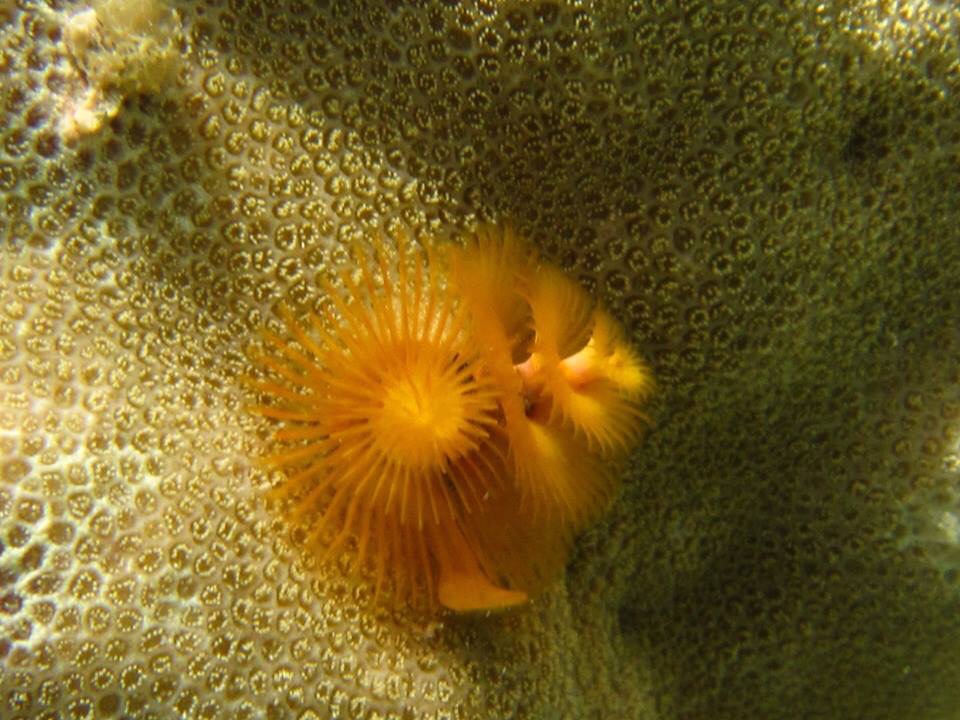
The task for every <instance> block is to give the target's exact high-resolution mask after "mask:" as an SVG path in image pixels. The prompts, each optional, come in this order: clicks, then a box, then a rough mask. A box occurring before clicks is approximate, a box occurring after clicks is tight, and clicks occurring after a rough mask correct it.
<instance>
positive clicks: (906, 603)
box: [0, 0, 960, 720]
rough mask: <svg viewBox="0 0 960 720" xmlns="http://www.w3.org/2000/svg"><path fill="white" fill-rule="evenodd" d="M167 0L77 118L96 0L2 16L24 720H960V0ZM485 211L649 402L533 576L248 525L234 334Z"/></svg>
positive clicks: (1, 451)
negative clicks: (167, 54)
mask: <svg viewBox="0 0 960 720" xmlns="http://www.w3.org/2000/svg"><path fill="white" fill-rule="evenodd" d="M164 5H165V6H166V7H168V9H169V11H170V13H171V14H170V15H169V16H167V18H168V20H169V21H170V22H173V20H174V19H175V27H176V32H177V33H180V34H182V42H177V43H176V44H175V45H173V46H164V47H172V48H174V49H175V51H176V54H177V57H176V67H177V69H176V72H174V73H171V74H169V75H164V76H163V82H159V83H154V82H151V83H148V84H143V83H140V82H133V83H129V82H123V78H119V77H118V78H117V80H118V82H117V83H111V82H110V81H109V78H106V77H102V76H101V77H99V78H98V79H97V86H98V87H110V88H112V90H111V92H116V93H118V95H116V96H113V97H115V98H116V99H117V101H118V104H117V105H116V109H115V112H113V111H112V110H111V112H110V113H107V114H105V115H104V116H103V118H102V122H99V123H93V124H92V126H91V127H90V128H89V131H83V132H76V131H75V132H68V131H67V130H68V129H69V128H70V127H71V126H70V124H69V123H66V124H65V117H67V118H68V113H69V112H70V109H69V108H70V107H71V106H70V105H69V104H65V103H64V99H65V98H70V97H76V94H75V93H76V90H77V88H78V87H81V88H82V81H83V77H82V74H79V75H78V68H80V69H81V70H82V69H83V66H82V64H78V55H77V47H78V46H77V36H76V33H75V32H72V30H71V28H73V31H75V30H76V26H75V25H74V26H71V22H72V21H75V20H76V18H77V17H78V13H83V12H85V11H88V8H87V7H86V6H85V5H83V4H81V3H75V2H64V1H62V0H44V1H42V0H14V1H8V2H4V3H0V622H2V632H0V716H2V717H4V718H31V719H32V718H60V717H69V718H87V717H114V716H115V717H121V716H122V717H156V718H167V717H173V716H176V715H182V716H189V717H197V718H247V717H250V718H252V717H270V718H303V719H304V720H306V719H307V718H329V717H339V718H345V717H349V718H392V719H399V718H403V719H406V718H437V719H439V718H462V719H465V720H466V719H470V720H473V719H475V718H476V719H478V720H480V719H482V718H504V717H511V718H558V717H560V718H592V717H597V718H620V717H623V718H642V719H644V720H646V719H648V718H649V719H654V718H656V719H660V718H662V719H664V720H669V719H672V718H677V719H683V720H699V719H701V718H703V719H704V720H724V719H727V718H729V719H731V720H732V719H737V720H739V719H740V718H745V717H751V718H752V717H763V718H771V719H776V718H784V719H787V718H797V717H808V718H814V717H816V718H871V719H886V718H890V719H894V718H896V719H897V720H905V719H912V718H916V719H917V720H921V719H922V720H928V719H931V718H955V717H956V716H957V708H958V707H960V683H957V681H956V679H957V675H958V672H960V587H958V583H960V580H958V575H957V573H958V571H960V558H958V555H960V552H958V549H960V546H958V540H960V532H958V527H960V522H958V517H960V501H958V496H960V494H958V472H960V459H958V458H960V447H958V444H960V391H958V387H960V362H958V358H960V337H958V325H957V317H960V203H958V202H957V188H958V186H960V121H958V118H960V47H958V40H957V38H958V29H960V11H958V10H957V7H956V5H955V4H954V3H949V2H939V1H936V0H826V1H825V2H820V3H806V2H798V0H767V1H761V0H747V1H745V2H739V1H733V0H726V1H723V0H720V1H718V2H700V1H698V0H635V1H634V2H627V1H624V2H615V1H613V0H609V1H604V0H596V1H590V0H586V1H585V2H576V3H574V2H570V3H566V2H550V1H544V2H512V1H508V2H495V1H493V0H478V1H477V2H472V3H468V4H463V5H461V4H459V3H453V2H441V1H439V0H438V1H436V2H432V1H431V0H420V1H418V2H412V3H406V2H386V3H385V2H381V1H380V0H369V1H368V2H346V1H343V2H338V1H331V2H297V1H295V0H287V1H280V2H266V1H262V0H198V1H197V2H170V3H165V4H164ZM107 6H110V3H106V4H103V3H101V4H98V5H96V7H97V8H100V7H107ZM103 20H104V21H105V22H106V23H107V24H109V23H110V22H111V20H110V18H109V17H105V18H104V19H103ZM118 22H119V20H118ZM147 30H149V28H147ZM105 32H107V35H106V36H108V35H109V33H110V30H109V29H108V30H106V31H105ZM106 36H102V37H106ZM71 43H72V46H71ZM91 47H92V46H91ZM155 47H156V46H155ZM98 66H99V67H101V68H102V67H103V66H102V65H98ZM123 67H135V65H126V66H123ZM118 72H120V70H118ZM88 79H89V78H88ZM78 82H81V85H78ZM68 119H69V118H68ZM503 218H511V219H512V220H513V222H514V223H515V224H516V226H517V229H518V231H520V232H522V233H523V234H524V235H525V236H528V237H530V238H531V239H532V240H533V241H534V243H535V244H536V245H537V247H538V250H539V252H540V253H541V255H542V256H543V257H545V258H547V259H548V260H550V261H552V262H554V263H556V264H557V265H559V266H560V267H561V268H562V269H563V270H564V271H565V272H568V273H570V274H572V275H573V276H574V277H576V278H577V279H578V280H579V281H580V282H581V283H583V284H584V285H586V286H587V287H588V288H589V290H590V292H591V294H593V295H595V296H597V297H599V298H601V299H602V300H603V303H604V305H605V306H606V307H607V308H608V309H609V311H610V314H611V316H612V317H614V318H617V319H618V320H620V321H622V322H623V324H624V325H625V327H626V329H627V335H628V339H629V340H630V341H631V342H632V343H634V344H635V345H636V346H637V347H639V348H642V349H643V353H644V357H645V359H646V360H648V361H649V363H650V365H651V367H652V371H653V374H654V376H655V377H656V378H657V383H658V392H657V394H656V396H655V399H654V401H653V404H652V407H651V408H650V409H649V413H650V415H651V418H652V421H653V425H652V428H651V431H650V432H649V433H648V435H647V437H646V438H645V440H644V443H643V445H642V451H639V452H637V453H635V454H634V455H633V456H632V458H631V461H630V463H629V467H628V469H627V471H626V472H625V475H624V477H623V482H622V487H623V490H622V492H621V494H620V496H619V498H618V500H617V502H616V503H615V505H614V509H613V511H612V513H611V514H610V515H609V516H607V518H606V520H605V521H604V522H603V523H602V524H601V525H599V526H598V527H596V528H594V529H593V530H592V531H590V532H589V533H588V534H587V535H586V536H585V537H583V538H581V540H580V542H579V543H578V545H577V548H576V551H575V554H574V558H573V561H572V563H571V564H570V566H569V567H568V570H567V572H566V574H565V576H564V577H563V579H562V580H560V581H559V582H557V583H555V584H554V585H553V586H551V587H550V588H549V589H548V590H547V591H546V592H545V593H544V594H542V595H540V596H538V597H537V598H536V599H535V601H534V602H532V603H531V604H529V605H527V606H524V607H522V608H518V609H515V610H512V611H510V612H508V613H505V614H499V615H496V616H493V617H476V618H473V617H471V618H459V619H451V618H445V617H442V618H440V619H424V618H423V617H421V616H419V615H417V614H416V613H413V612H407V611H404V610H403V609H395V610H389V611H387V610H384V609H382V608H380V607H379V606H377V605H376V604H374V603H373V602H372V597H371V596H372V591H371V589H370V588H369V587H367V586H365V585H364V584H362V583H356V582H353V581H351V580H350V579H349V577H348V575H347V573H346V570H345V569H344V568H340V567H338V566H333V567H320V566H318V565H317V564H316V562H315V560H314V559H312V558H311V556H310V555H309V554H307V553H301V552H300V551H299V549H298V548H297V546H295V545H293V544H292V543H290V542H288V539H287V537H286V535H285V534H284V532H283V531H282V522H281V521H280V520H279V519H277V518H276V517H275V516H274V515H272V514H271V513H270V512H268V511H267V508H266V504H265V500H264V495H265V491H266V489H267V488H268V487H269V485H270V479H269V477H268V475H267V474H266V473H264V472H263V471H261V470H259V469H257V468H256V467H255V466H254V465H253V463H252V461H251V458H253V457H256V456H257V455H258V453H260V452H261V451H262V449H263V447H264V446H265V443H266V441H267V439H268V437H269V435H270V433H271V426H270V423H269V422H268V421H266V420H264V419H260V418H253V417H251V416H249V415H248V414H247V413H246V412H245V409H244V408H245V404H246V403H247V402H248V400H249V398H248V391H247V390H246V389H245V388H244V387H243V386H242V384H241V383H240V378H241V377H242V376H243V375H245V374H247V373H248V372H249V370H250V367H249V361H248V359H247V357H246V356H245V354H244V350H245V348H246V346H247V344H248V343H249V341H250V339H251V338H252V337H254V335H255V334H256V333H257V332H258V330H259V329H260V328H261V327H263V326H264V325H267V326H269V327H271V328H272V329H273V330H274V331H276V332H282V329H283V323H282V319H281V317H280V315H279V313H278V308H279V307H280V306H281V304H286V305H288V306H291V307H310V306H312V307H316V308H317V309H318V310H319V309H320V308H321V307H322V305H323V299H324V295H325V293H324V291H323V285H322V280H323V279H325V278H331V277H334V276H335V275H336V274H337V273H338V272H340V271H341V270H343V269H350V268H351V260H350V254H349V252H348V249H349V248H350V247H351V246H352V245H353V243H355V242H360V243H363V242H366V241H368V240H369V239H371V238H373V237H376V236H377V235H378V234H379V233H381V232H387V233H396V232H399V231H406V232H409V233H410V234H411V235H412V236H413V237H415V238H426V237H428V236H439V235H443V234H444V233H448V232H449V233H451V234H455V233H459V232H460V231H461V230H463V229H466V228H469V227H471V226H473V225H475V224H476V223H478V222H487V221H499V220H501V219H503Z"/></svg>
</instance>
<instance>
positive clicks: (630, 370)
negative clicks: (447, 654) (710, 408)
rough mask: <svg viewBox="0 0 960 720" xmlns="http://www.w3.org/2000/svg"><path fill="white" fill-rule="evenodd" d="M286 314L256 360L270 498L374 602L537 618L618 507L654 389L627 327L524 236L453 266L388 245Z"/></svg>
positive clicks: (497, 236)
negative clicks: (271, 473)
mask: <svg viewBox="0 0 960 720" xmlns="http://www.w3.org/2000/svg"><path fill="white" fill-rule="evenodd" d="M358 262H359V266H360V267H359V273H358V274H357V277H353V276H351V275H350V274H349V273H345V274H344V275H343V276H342V277H341V281H342V282H341V284H340V287H339V288H337V287H334V285H333V284H332V283H327V284H326V285H325V290H326V292H327V295H328V297H329V300H330V306H331V307H330V310H329V312H328V314H327V315H326V316H325V317H320V316H317V315H315V314H306V315H305V316H303V317H295V316H294V314H293V313H292V312H291V311H290V310H288V309H283V310H282V315H283V319H284V321H285V323H286V327H287V334H286V336H285V337H280V336H277V335H274V334H272V333H264V343H263V346H262V347H261V348H260V349H259V350H256V351H254V358H255V360H256V362H257V364H258V366H259V367H260V372H259V373H258V377H257V378H256V379H252V380H251V385H252V386H253V387H254V389H255V390H256V391H257V392H258V394H259V396H260V404H257V405H256V406H254V407H253V408H252V409H253V411H254V412H256V413H258V414H260V415H263V416H265V417H268V418H271V419H273V420H275V421H277V422H278V423H279V428H278V429H277V431H276V433H275V435H274V441H275V448H274V451H273V452H272V453H271V454H269V455H267V456H266V457H265V458H264V459H263V460H264V463H265V464H266V465H267V466H268V467H271V468H275V469H278V470H281V471H282V472H283V473H284V476H285V479H284V481H283V482H281V483H280V484H279V485H278V487H277V488H276V489H275V490H274V491H273V495H274V496H275V497H276V498H277V499H280V500H281V501H282V505H283V506H284V507H286V508H288V510H289V514H290V519H291V521H293V522H295V523H302V524H304V525H305V526H307V527H309V528H310V533H309V537H308V542H310V543H311V545H313V546H315V547H316V548H317V549H318V551H319V552H321V553H323V555H324V557H325V558H326V559H330V558H333V557H334V556H335V555H338V554H341V553H343V552H344V551H346V552H347V553H348V554H349V556H350V557H352V558H353V561H354V566H355V567H356V568H357V569H362V570H363V571H364V572H368V573H370V576H371V577H372V579H373V581H374V583H375V587H376V590H377V593H378V594H379V593H380V591H381V590H382V589H384V588H390V592H391V594H392V595H393V596H394V597H395V598H400V599H404V600H407V601H410V602H411V603H413V604H415V605H421V606H426V607H436V606H437V604H439V605H441V606H443V607H446V608H448V609H451V610H455V611H471V610H485V609H496V608H502V607H508V606H511V605H517V604H520V603H523V602H525V601H526V600H527V599H528V597H529V596H530V595H531V594H532V593H535V592H536V591H537V590H539V589H540V588H542V587H543V586H544V584H546V583H547V582H549V581H550V580H551V579H552V578H555V577H556V576H557V575H558V574H559V572H561V571H562V568H563V566H564V564H565V562H566V558H567V552H568V549H569V547H570V543H571V541H572V538H573V537H574V536H575V535H576V533H577V532H579V531H580V530H581V529H582V528H583V527H584V526H585V525H586V524H587V523H589V522H590V521H592V520H593V519H595V518H596V517H597V515H598V514H599V513H600V512H602V511H603V509H604V508H605V506H606V504H607V503H608V502H609V501H610V499H611V497H612V495H613V493H614V491H615V489H616V477H617V473H616V470H617V466H618V461H619V460H621V459H623V458H624V457H625V455H626V453H627V452H628V451H629V449H630V448H631V446H632V445H633V444H634V442H635V441H636V439H637V436H638V433H639V430H640V427H641V425H642V421H643V419H644V416H643V414H642V412H641V407H640V406H641V403H642V402H643V400H644V399H645V398H646V396H647V395H648V394H649V392H650V390H651V378H650V373H649V371H648V370H647V368H646V367H645V366H644V365H643V363H642V362H641V361H640V359H639V357H638V355H637V354H636V352H635V351H634V350H633V348H632V347H631V346H630V345H629V344H628V343H627V342H626V340H625V339H624V337H623V334H622V331H621V329H620V328H619V326H618V325H617V324H616V322H615V321H614V320H613V319H612V318H611V317H610V316H608V315H607V314H605V313H604V312H603V311H601V310H600V309H599V308H597V307H596V306H595V304H594V303H593V302H592V300H591V299H590V298H589V297H588V296H587V294H586V293H585V292H584V290H583V289H582V288H581V287H580V286H579V285H577V283H575V282H574V281H573V280H572V279H570V278H569V277H567V276H566V275H565V274H563V273H562V272H561V271H560V270H559V269H557V268H555V267H553V266H551V265H549V264H547V263H544V262H542V261H539V260H538V259H537V258H536V256H535V255H534V254H533V253H532V251H531V250H530V249H529V248H528V246H527V245H526V244H525V243H524V242H523V241H522V240H520V239H519V238H518V237H517V236H516V235H515V234H514V233H513V232H512V230H510V229H509V228H503V227H483V228H481V229H479V230H478V231H476V232H475V233H473V234H472V235H471V236H470V237H468V238H467V239H466V242H465V243H464V244H463V245H450V246H448V247H447V248H446V251H445V252H443V253H442V254H440V253H436V252H434V251H432V250H427V251H423V250H420V249H417V248H413V247H410V246H409V244H408V243H407V242H406V241H405V240H403V239H401V240H399V241H398V242H397V243H396V244H395V247H394V248H390V250H389V251H388V249H387V248H384V247H383V246H378V247H377V249H376V251H375V252H374V253H373V257H372V258H368V257H366V256H364V255H362V254H361V256H360V257H359V258H358Z"/></svg>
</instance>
